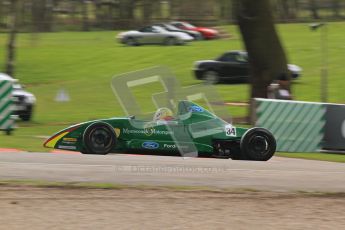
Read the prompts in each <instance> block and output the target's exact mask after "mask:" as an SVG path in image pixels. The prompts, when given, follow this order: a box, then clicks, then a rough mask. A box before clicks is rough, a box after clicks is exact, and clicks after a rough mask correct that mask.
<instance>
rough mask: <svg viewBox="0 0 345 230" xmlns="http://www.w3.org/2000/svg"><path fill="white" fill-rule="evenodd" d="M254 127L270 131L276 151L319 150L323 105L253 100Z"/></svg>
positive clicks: (322, 131)
mask: <svg viewBox="0 0 345 230" xmlns="http://www.w3.org/2000/svg"><path fill="white" fill-rule="evenodd" d="M255 102H256V126H259V127H264V128H267V129H268V130H270V131H271V132H272V133H273V135H274V136H275V138H276V139H277V150H278V151H280V152H316V151H319V150H320V149H321V148H322V142H323V137H324V129H325V124H326V119H325V116H326V105H324V104H321V103H310V102H300V101H285V100H271V99H255Z"/></svg>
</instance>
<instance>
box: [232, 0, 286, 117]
mask: <svg viewBox="0 0 345 230" xmlns="http://www.w3.org/2000/svg"><path fill="white" fill-rule="evenodd" d="M234 8H235V12H236V15H237V20H238V25H239V28H240V31H241V34H242V38H243V40H244V45H245V48H246V49H247V51H248V57H249V64H250V67H251V68H250V69H251V95H250V96H251V98H267V96H268V95H267V88H268V86H269V85H270V83H272V81H273V80H275V79H277V78H278V77H279V76H281V75H282V74H284V75H285V76H287V81H289V80H290V74H289V72H288V69H287V59H286V56H285V52H284V49H283V47H282V45H281V43H280V40H279V37H278V34H277V32H276V30H275V27H274V22H273V16H272V10H271V5H270V2H269V0H258V1H251V0H234ZM289 88H290V87H288V89H289ZM250 113H251V112H250Z"/></svg>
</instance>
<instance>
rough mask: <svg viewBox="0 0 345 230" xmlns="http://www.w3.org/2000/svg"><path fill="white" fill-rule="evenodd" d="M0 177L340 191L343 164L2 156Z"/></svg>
mask: <svg viewBox="0 0 345 230" xmlns="http://www.w3.org/2000/svg"><path fill="white" fill-rule="evenodd" d="M0 179H1V180H22V179H24V180H25V179H29V180H44V181H58V182H96V183H114V184H126V185H148V186H156V185H159V186H201V187H214V188H225V189H257V190H264V191H310V192H345V164H342V163H333V162H323V161H314V160H301V159H292V158H282V157H273V158H272V159H271V160H269V161H267V162H253V161H234V160H228V159H212V158H187V159H184V158H182V157H171V156H147V155H128V154H109V155H106V156H98V155H82V154H63V153H59V154H57V153H27V152H22V153H18V152H16V153H15V152H1V153H0Z"/></svg>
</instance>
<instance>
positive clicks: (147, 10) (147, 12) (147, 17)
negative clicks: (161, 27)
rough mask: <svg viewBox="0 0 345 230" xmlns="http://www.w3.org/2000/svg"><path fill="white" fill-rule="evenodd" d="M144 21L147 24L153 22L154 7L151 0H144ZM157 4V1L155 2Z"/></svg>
mask: <svg viewBox="0 0 345 230" xmlns="http://www.w3.org/2000/svg"><path fill="white" fill-rule="evenodd" d="M142 4H143V21H144V23H145V24H147V23H150V22H151V17H152V13H153V7H152V4H153V3H152V2H151V1H149V0H144V1H143V3H142ZM154 4H156V2H154Z"/></svg>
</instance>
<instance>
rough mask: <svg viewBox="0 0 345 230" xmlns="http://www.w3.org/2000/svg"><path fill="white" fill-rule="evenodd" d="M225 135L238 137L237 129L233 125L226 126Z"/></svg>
mask: <svg viewBox="0 0 345 230" xmlns="http://www.w3.org/2000/svg"><path fill="white" fill-rule="evenodd" d="M225 135H226V136H229V137H236V128H235V127H234V126H232V125H226V126H225Z"/></svg>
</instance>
